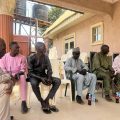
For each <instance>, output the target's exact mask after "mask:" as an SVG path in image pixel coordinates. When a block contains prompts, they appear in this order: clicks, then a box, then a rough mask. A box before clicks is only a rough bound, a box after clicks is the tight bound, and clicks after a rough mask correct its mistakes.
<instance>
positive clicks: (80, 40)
mask: <svg viewBox="0 0 120 120" xmlns="http://www.w3.org/2000/svg"><path fill="white" fill-rule="evenodd" d="M99 22H103V25H104V37H103V38H104V44H108V45H109V46H110V53H113V52H120V2H118V3H116V4H115V5H114V14H113V17H111V16H109V15H105V14H104V15H96V16H94V17H92V18H89V19H88V20H85V21H83V22H81V23H79V24H77V25H75V26H72V27H71V28H69V29H66V30H65V31H63V32H61V33H59V34H58V35H56V37H55V38H54V42H53V45H54V46H56V48H57V51H58V56H59V57H61V55H62V54H64V37H65V36H67V35H69V34H72V33H75V46H76V47H78V46H79V47H80V49H81V51H82V52H89V51H99V49H100V46H101V45H91V26H92V25H94V24H96V23H99Z"/></svg>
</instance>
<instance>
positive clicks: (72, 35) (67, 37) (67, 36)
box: [64, 33, 75, 54]
mask: <svg viewBox="0 0 120 120" xmlns="http://www.w3.org/2000/svg"><path fill="white" fill-rule="evenodd" d="M70 38H73V40H69V39H70ZM67 41H68V42H67ZM70 42H74V48H75V33H72V34H69V35H66V36H65V37H64V54H67V53H65V44H66V43H68V51H69V50H70ZM68 51H67V52H68Z"/></svg>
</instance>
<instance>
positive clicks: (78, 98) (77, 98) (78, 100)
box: [76, 95, 85, 105]
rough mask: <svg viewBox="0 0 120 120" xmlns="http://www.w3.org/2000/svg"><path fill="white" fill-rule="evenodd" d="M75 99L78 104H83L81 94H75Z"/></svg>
mask: <svg viewBox="0 0 120 120" xmlns="http://www.w3.org/2000/svg"><path fill="white" fill-rule="evenodd" d="M76 101H77V103H79V104H82V105H83V104H85V103H84V101H83V100H82V98H81V96H79V95H77V96H76Z"/></svg>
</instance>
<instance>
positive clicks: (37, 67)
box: [28, 53, 52, 77]
mask: <svg viewBox="0 0 120 120" xmlns="http://www.w3.org/2000/svg"><path fill="white" fill-rule="evenodd" d="M28 72H29V75H32V74H35V75H38V76H41V77H51V76H52V68H51V63H50V60H49V58H48V56H47V55H43V56H41V57H38V56H37V54H36V53H35V54H32V55H30V56H29V57H28Z"/></svg>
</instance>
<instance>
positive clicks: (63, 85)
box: [60, 61, 72, 101]
mask: <svg viewBox="0 0 120 120" xmlns="http://www.w3.org/2000/svg"><path fill="white" fill-rule="evenodd" d="M60 75H61V86H60V97H63V96H65V95H64V94H65V92H63V90H64V91H65V90H66V85H69V90H70V91H69V93H70V95H69V96H70V100H71V101H72V93H71V81H70V80H69V79H67V78H66V74H65V70H64V63H63V62H62V61H60ZM63 93H64V94H63Z"/></svg>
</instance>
